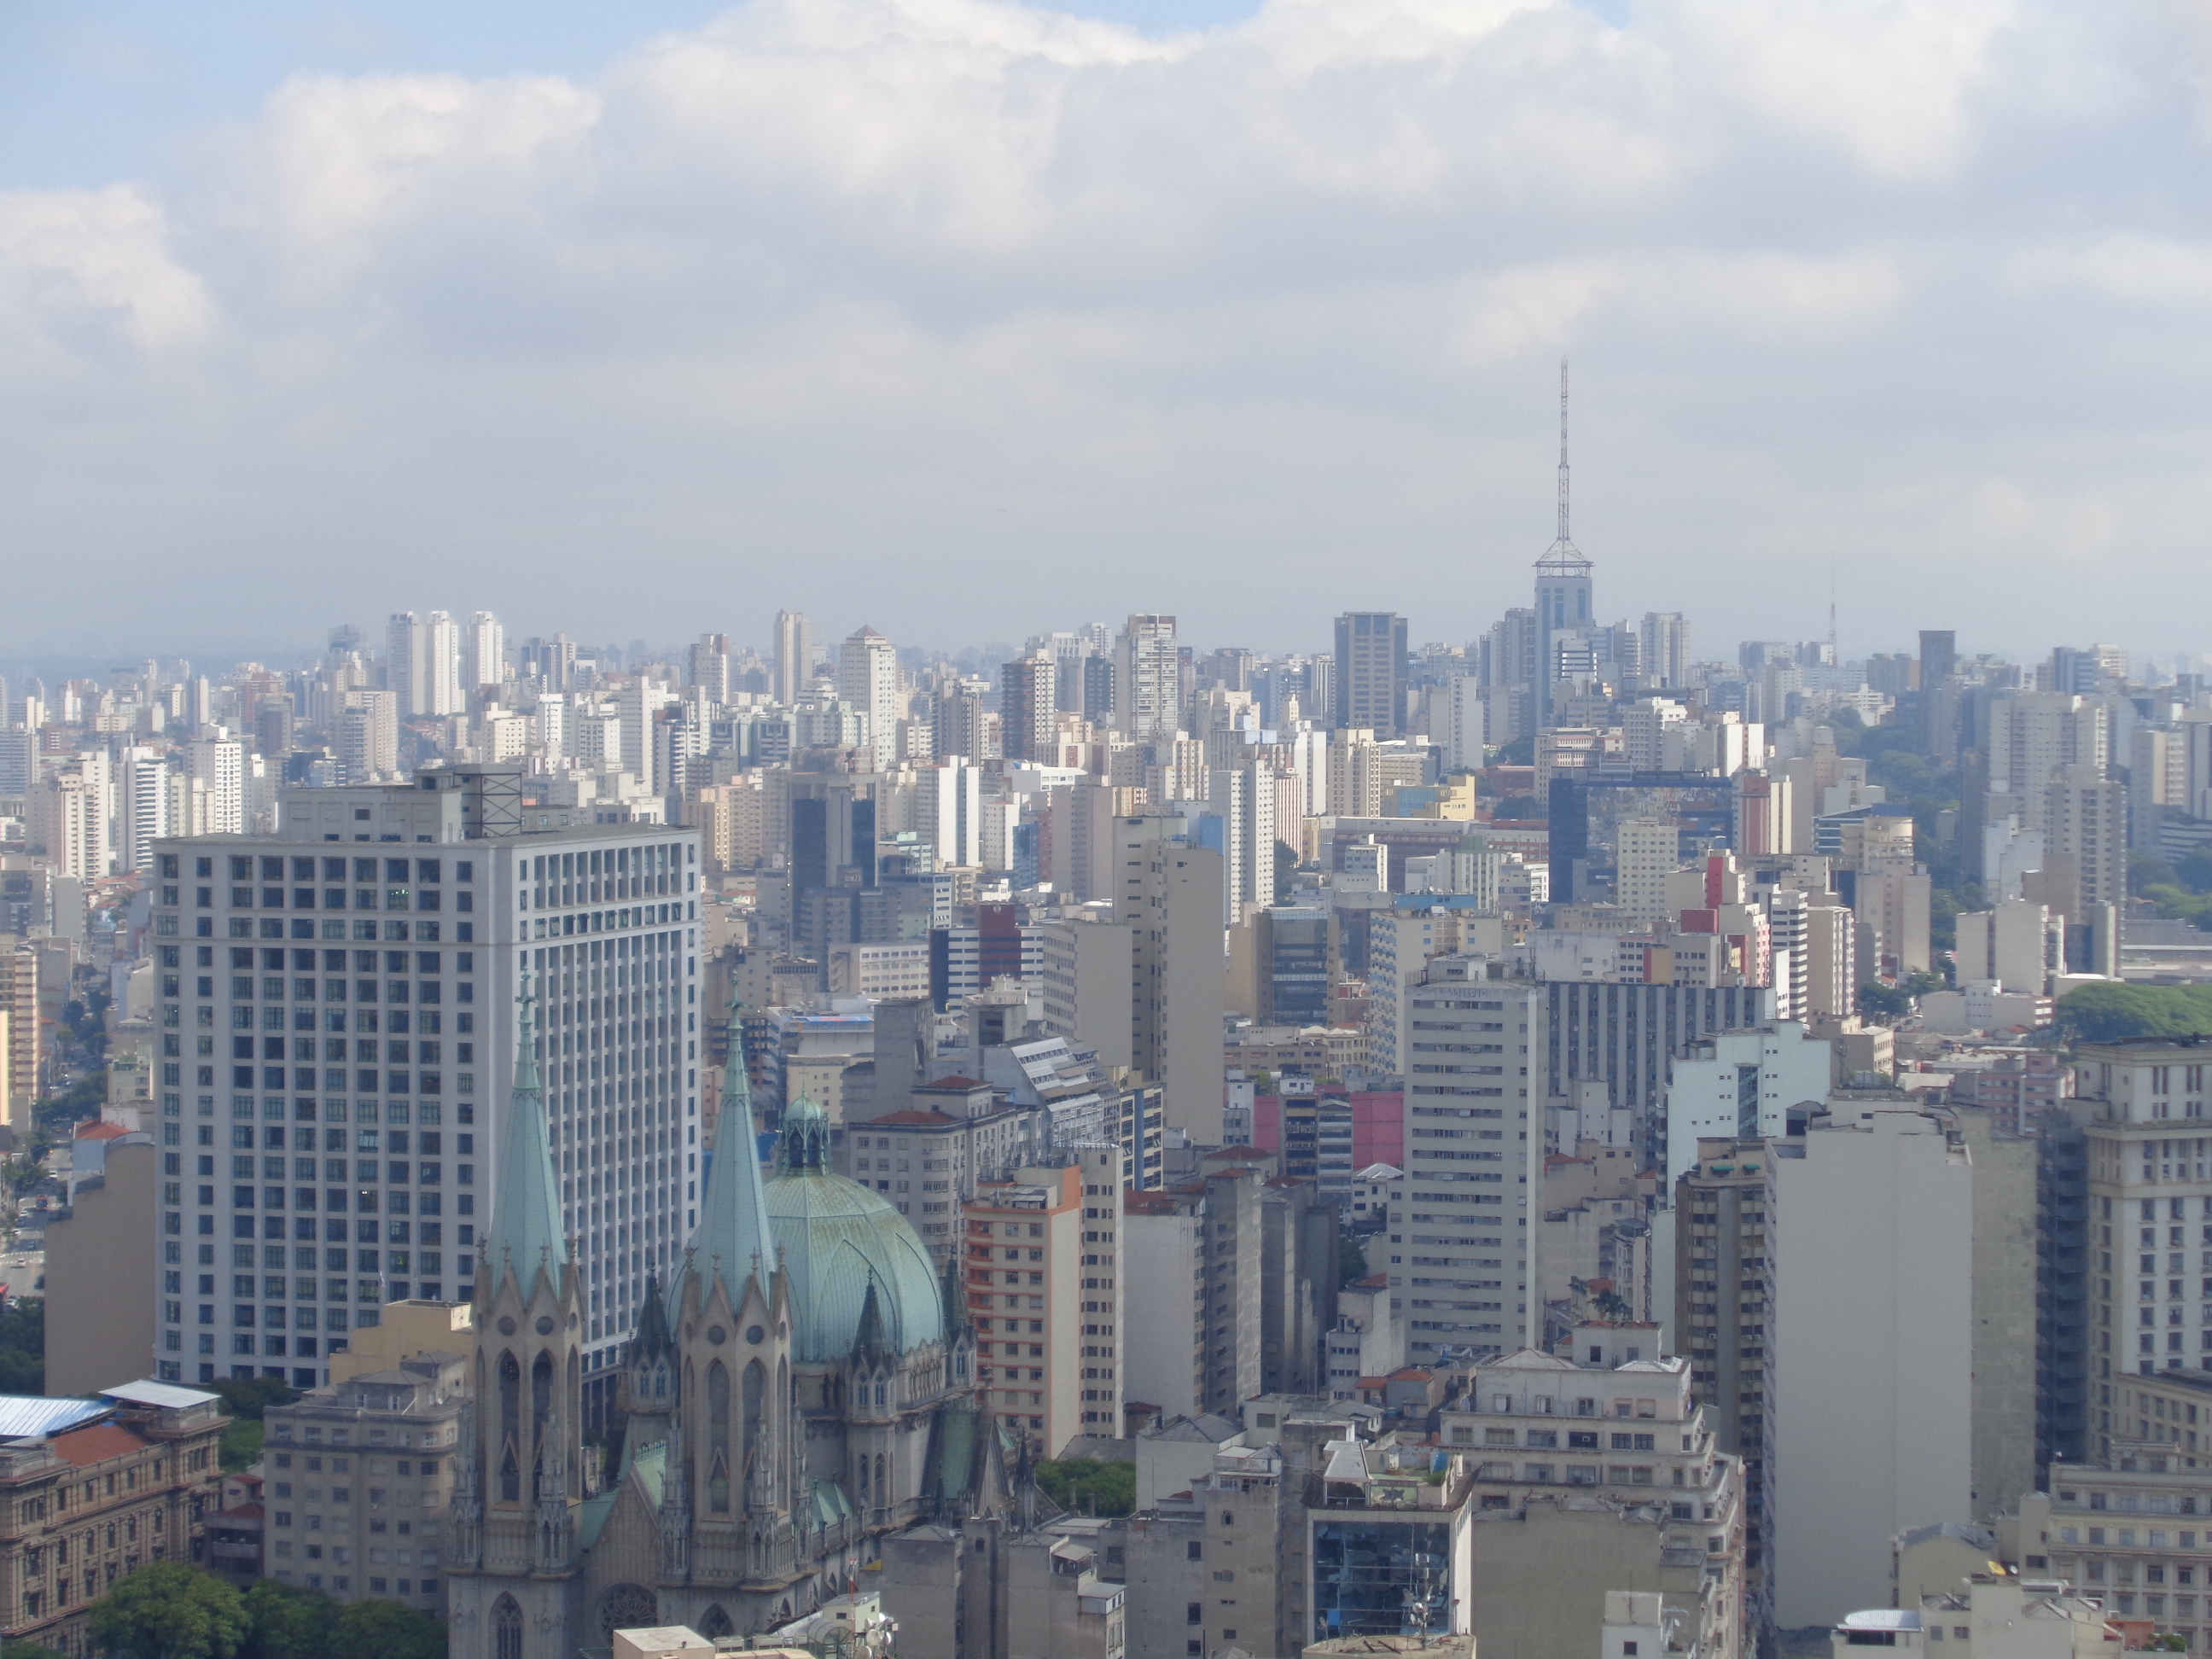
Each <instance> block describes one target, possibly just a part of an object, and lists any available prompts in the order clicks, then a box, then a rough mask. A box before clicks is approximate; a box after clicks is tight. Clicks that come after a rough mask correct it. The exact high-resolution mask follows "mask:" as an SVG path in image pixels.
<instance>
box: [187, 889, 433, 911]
mask: <svg viewBox="0 0 2212 1659" xmlns="http://www.w3.org/2000/svg"><path fill="white" fill-rule="evenodd" d="M219 891H222V889H218V888H214V887H195V888H193V889H192V890H191V892H192V901H191V903H192V908H194V909H196V910H212V909H214V908H216V893H217V892H219ZM288 892H289V894H290V895H291V902H290V903H289V905H288V904H287V903H286V902H285V895H286V894H287V893H288ZM318 893H320V894H321V895H322V900H321V902H320V903H319V904H318V903H317V902H316V897H315V896H316V894H318ZM226 896H227V897H228V900H229V906H228V908H231V909H233V910H252V909H255V908H260V909H263V910H283V909H293V910H314V909H324V910H402V911H417V912H422V911H427V912H432V913H435V912H436V911H440V910H442V909H444V908H446V896H445V893H444V892H443V890H441V889H439V888H435V887H320V888H318V887H293V888H283V887H260V888H255V887H233V888H231V889H229V890H228V893H227V894H226ZM256 896H258V897H259V900H260V903H259V904H258V906H257V905H256V904H255V902H254V900H255V898H256ZM157 897H158V898H159V900H160V902H161V906H162V908H165V909H170V910H174V909H176V908H179V907H180V906H181V905H182V904H183V902H184V889H183V888H181V887H167V886H165V887H163V888H162V889H161V891H160V893H159V894H158V895H157ZM453 908H454V909H456V910H458V911H459V912H460V913H461V914H462V915H467V914H468V913H469V912H471V911H472V910H474V909H475V908H477V896H476V895H475V894H474V893H456V894H454V895H453Z"/></svg>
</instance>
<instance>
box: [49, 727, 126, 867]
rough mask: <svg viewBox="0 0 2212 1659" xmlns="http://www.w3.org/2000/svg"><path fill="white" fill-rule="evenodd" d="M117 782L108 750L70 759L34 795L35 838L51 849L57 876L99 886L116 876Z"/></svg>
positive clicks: (88, 752) (91, 751) (91, 752)
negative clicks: (114, 824) (113, 833)
mask: <svg viewBox="0 0 2212 1659" xmlns="http://www.w3.org/2000/svg"><path fill="white" fill-rule="evenodd" d="M114 793H115V786H114V780H113V777H112V775H111V772H110V769H109V766H108V760H107V754H106V750H98V749H94V750H87V751H86V752H85V753H83V754H81V755H78V756H76V757H73V758H71V759H69V760H65V761H64V762H62V763H60V765H59V766H58V767H56V768H55V769H54V771H53V772H52V775H50V776H48V777H46V779H45V780H44V781H41V782H40V785H39V787H37V788H36V789H34V790H33V792H32V793H31V799H30V809H31V812H30V816H31V826H30V828H31V838H32V839H33V841H34V842H38V843H39V844H40V845H41V846H43V847H44V848H46V856H47V857H48V858H49V859H51V860H52V861H53V867H54V873H55V874H56V875H60V876H69V877H71V878H75V879H76V880H78V881H97V880H99V879H100V878H101V877H103V876H106V875H109V874H112V862H113V860H114V856H115V850H114V847H113V845H112V839H111V825H112V821H113V817H114Z"/></svg>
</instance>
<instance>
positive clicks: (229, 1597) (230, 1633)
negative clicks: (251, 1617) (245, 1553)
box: [88, 1561, 246, 1659]
mask: <svg viewBox="0 0 2212 1659" xmlns="http://www.w3.org/2000/svg"><path fill="white" fill-rule="evenodd" d="M88 1628H89V1630H90V1632H91V1634H92V1639H93V1643H94V1646H96V1647H98V1648H100V1649H101V1650H104V1651H105V1652H106V1653H109V1654H112V1655H119V1656H122V1659H232V1656H234V1655H235V1654H236V1653H237V1652H238V1650H239V1649H240V1648H241V1647H243V1646H244V1645H245V1644H246V1603H245V1600H244V1598H243V1597H241V1596H240V1595H239V1593H238V1592H237V1591H236V1590H234V1589H231V1587H230V1586H229V1585H228V1584H226V1583H223V1582H222V1579H220V1578H217V1577H216V1576H215V1575H214V1574H213V1573H210V1572H202V1571H200V1570H199V1569H198V1568H197V1567H194V1566H189V1565H186V1564H185V1563H184V1562H182V1561H156V1562H155V1563H154V1564H153V1565H151V1566H145V1567H141V1568H139V1569H138V1571H136V1572H134V1573H132V1574H131V1576H130V1577H127V1578H125V1579H123V1580H122V1581H120V1582H119V1583H118V1584H117V1585H116V1586H115V1588H114V1589H112V1590H110V1591H108V1593H107V1594H106V1595H104V1596H102V1597H101V1598H100V1601H98V1602H96V1603H95V1604H94V1607H93V1609H92V1616H91V1618H90V1619H89V1620H88Z"/></svg>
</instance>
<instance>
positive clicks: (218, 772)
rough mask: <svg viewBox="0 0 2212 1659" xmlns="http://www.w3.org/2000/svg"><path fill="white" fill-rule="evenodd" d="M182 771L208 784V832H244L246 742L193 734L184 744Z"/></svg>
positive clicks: (226, 834)
mask: <svg viewBox="0 0 2212 1659" xmlns="http://www.w3.org/2000/svg"><path fill="white" fill-rule="evenodd" d="M185 774H186V775H188V776H191V777H194V778H197V779H199V780H200V781H203V782H204V783H205V784H206V785H207V791H208V830H209V833H210V834H212V835H217V836H235V835H242V834H243V833H245V829H246V745H245V744H242V743H240V741H239V740H238V739H237V738H194V739H193V740H192V741H191V742H190V743H188V744H185Z"/></svg>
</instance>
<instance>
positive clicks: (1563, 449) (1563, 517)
mask: <svg viewBox="0 0 2212 1659" xmlns="http://www.w3.org/2000/svg"><path fill="white" fill-rule="evenodd" d="M1570 539H1571V538H1569V537H1568V535H1567V360H1566V359H1565V357H1562V358H1560V359H1559V540H1560V542H1561V544H1568V543H1569V541H1570Z"/></svg>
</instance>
